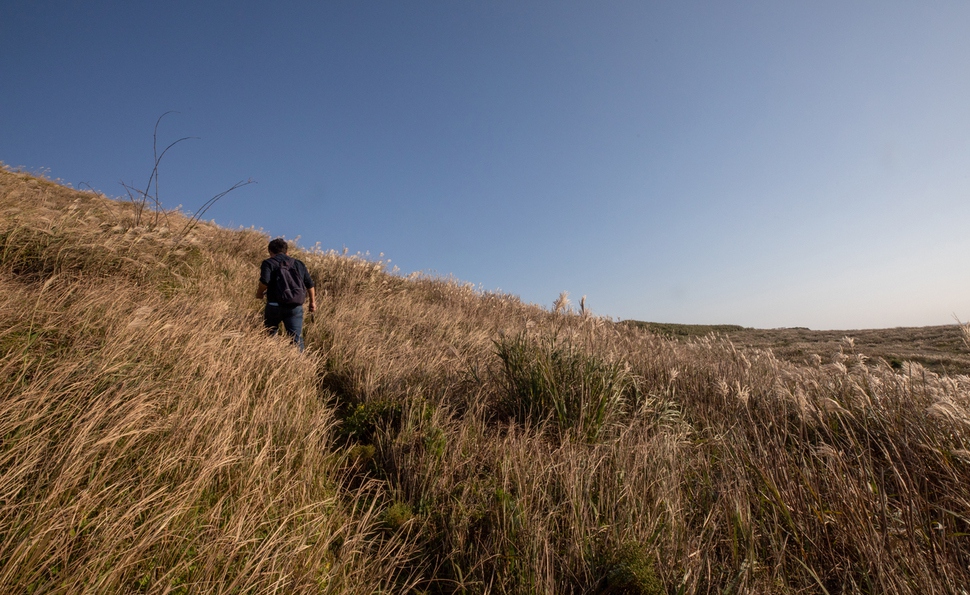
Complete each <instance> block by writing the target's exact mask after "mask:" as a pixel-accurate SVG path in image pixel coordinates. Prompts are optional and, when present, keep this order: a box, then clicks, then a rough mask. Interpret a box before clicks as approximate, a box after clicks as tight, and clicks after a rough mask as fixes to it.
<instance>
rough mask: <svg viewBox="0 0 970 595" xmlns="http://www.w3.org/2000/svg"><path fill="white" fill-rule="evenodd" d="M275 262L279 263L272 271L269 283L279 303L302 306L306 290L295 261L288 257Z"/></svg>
mask: <svg viewBox="0 0 970 595" xmlns="http://www.w3.org/2000/svg"><path fill="white" fill-rule="evenodd" d="M275 260H276V262H277V263H279V267H278V268H277V269H276V270H275V271H273V273H274V274H273V275H272V276H271V277H270V283H271V284H272V289H273V293H274V294H275V295H276V296H277V299H279V303H280V304H286V305H296V304H302V303H303V302H304V301H305V300H306V288H305V287H304V286H303V275H302V274H301V273H300V269H299V267H297V265H296V260H295V259H293V258H290V257H289V256H283V257H282V258H277V259H275Z"/></svg>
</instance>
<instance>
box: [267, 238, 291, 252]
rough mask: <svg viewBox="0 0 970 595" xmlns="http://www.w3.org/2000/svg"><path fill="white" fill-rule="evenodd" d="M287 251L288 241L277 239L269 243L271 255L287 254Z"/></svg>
mask: <svg viewBox="0 0 970 595" xmlns="http://www.w3.org/2000/svg"><path fill="white" fill-rule="evenodd" d="M286 249H287V245H286V240H284V239H283V238H276V239H275V240H273V241H272V242H270V243H269V252H270V254H286Z"/></svg>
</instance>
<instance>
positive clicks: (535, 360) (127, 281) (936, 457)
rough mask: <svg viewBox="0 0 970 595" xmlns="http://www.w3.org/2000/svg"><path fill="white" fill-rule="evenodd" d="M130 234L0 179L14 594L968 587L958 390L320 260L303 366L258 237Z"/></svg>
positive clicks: (842, 361) (148, 223) (113, 219)
mask: <svg viewBox="0 0 970 595" xmlns="http://www.w3.org/2000/svg"><path fill="white" fill-rule="evenodd" d="M135 222H136V213H135V212H134V210H133V206H132V205H130V204H126V203H121V202H116V201H112V200H108V199H106V198H104V197H101V196H97V195H95V194H93V193H85V192H78V191H75V190H71V189H68V188H64V187H62V186H59V185H57V184H55V183H53V182H51V181H48V180H44V179H38V178H35V177H32V176H29V175H27V174H23V173H15V172H9V171H0V247H2V252H0V275H2V280H3V283H2V286H0V374H2V376H3V382H2V384H0V391H2V396H0V435H2V436H3V442H2V446H0V592H2V593H34V594H37V593H248V594H249V593H251V594H256V593H362V594H363V593H377V592H384V593H392V592H393V593H398V592H400V593H523V594H525V593H602V594H606V593H611V594H621V593H632V594H646V593H678V594H681V593H691V594H694V593H779V594H782V593H784V594H794V593H830V594H835V593H961V592H964V591H963V590H964V589H967V588H968V586H970V566H968V565H970V448H968V444H970V413H968V411H970V409H968V408H970V394H968V388H970V378H968V377H966V376H958V375H950V376H946V375H938V374H937V373H935V372H933V371H932V370H928V369H927V368H925V367H923V366H922V365H921V364H920V363H918V362H914V361H903V360H902V359H900V360H899V361H898V362H893V361H890V360H888V359H883V358H881V357H867V356H866V354H865V353H864V351H863V349H862V348H861V347H860V345H861V343H862V341H858V340H857V341H856V343H855V344H854V345H850V344H849V343H848V342H845V343H843V344H842V345H841V346H840V347H839V348H838V349H837V350H832V349H826V353H825V357H819V358H810V357H809V358H804V361H802V360H798V359H797V358H794V357H791V358H788V359H784V358H782V357H779V356H778V355H777V354H775V353H773V352H772V351H770V350H767V349H764V348H763V347H765V345H755V344H752V345H751V346H744V345H743V344H740V343H738V344H735V343H733V342H732V340H733V339H732V340H727V339H725V338H718V337H717V336H714V335H710V334H707V333H705V334H703V335H701V336H698V337H690V338H688V339H686V340H685V339H678V338H676V337H672V336H670V337H668V336H664V333H663V332H660V331H659V330H657V329H654V330H655V332H651V331H650V330H648V329H645V328H640V327H639V326H638V325H635V324H614V323H612V322H610V321H609V320H606V319H601V318H598V317H595V316H591V315H589V314H588V313H583V314H579V313H576V312H574V311H570V310H568V309H561V310H559V311H549V310H545V309H542V308H539V307H536V306H532V305H528V304H523V303H521V301H520V300H518V299H517V298H515V297H513V296H508V295H502V294H491V293H482V292H478V291H475V290H474V289H473V288H472V287H470V286H467V285H464V284H461V283H458V282H455V281H452V280H441V279H431V278H426V277H422V276H412V277H408V278H402V277H400V276H398V275H394V274H390V273H389V272H387V271H386V270H384V267H383V265H382V264H381V263H380V262H372V261H368V260H366V259H363V258H360V257H354V256H347V255H340V254H336V253H332V252H319V251H303V252H302V253H300V254H299V256H300V258H301V259H303V260H304V261H305V262H306V263H307V265H308V267H309V268H310V271H311V273H312V275H313V276H314V278H315V279H316V280H317V283H318V288H319V291H320V293H321V294H322V296H321V297H322V299H321V308H320V310H319V311H318V312H317V314H316V315H315V316H314V317H313V319H312V320H308V322H307V329H306V339H307V345H308V348H307V351H306V352H305V353H304V354H302V355H300V354H298V353H297V352H296V351H295V350H294V348H293V347H292V346H291V345H289V344H287V343H286V342H285V341H279V340H276V339H273V338H269V337H266V336H264V335H263V333H262V332H261V330H260V328H259V320H260V318H259V316H260V314H259V312H260V310H259V307H260V306H259V303H258V302H257V301H256V300H255V299H253V298H252V297H251V296H252V292H253V290H254V283H255V278H256V271H257V270H258V269H257V267H258V264H259V262H260V260H261V259H262V258H263V257H264V256H263V255H264V252H265V246H266V242H267V241H268V238H267V237H266V236H264V235H263V234H261V233H258V232H256V231H253V230H227V229H222V228H219V227H216V226H214V225H210V224H206V223H199V224H198V225H196V226H194V227H193V226H192V225H189V222H188V221H187V220H186V218H185V217H184V216H183V215H180V214H178V213H174V212H173V213H164V214H160V216H159V218H158V220H157V223H156V220H155V218H154V217H144V216H143V217H141V218H140V219H138V223H139V225H135ZM954 357H956V356H954ZM960 357H962V356H960ZM906 359H909V360H913V359H916V358H906ZM948 369H949V368H948Z"/></svg>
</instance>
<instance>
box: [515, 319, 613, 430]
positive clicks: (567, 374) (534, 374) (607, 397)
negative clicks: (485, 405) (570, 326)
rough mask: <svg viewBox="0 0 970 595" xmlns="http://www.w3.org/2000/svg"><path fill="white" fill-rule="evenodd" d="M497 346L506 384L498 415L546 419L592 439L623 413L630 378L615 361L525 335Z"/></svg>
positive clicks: (562, 428)
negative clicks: (505, 391)
mask: <svg viewBox="0 0 970 595" xmlns="http://www.w3.org/2000/svg"><path fill="white" fill-rule="evenodd" d="M496 347H497V350H498V356H499V358H500V359H501V360H502V363H503V372H504V380H505V383H506V386H507V393H506V394H505V395H504V398H503V399H502V400H501V401H500V403H499V409H500V412H501V413H502V414H504V415H507V416H510V417H512V418H514V419H516V420H518V421H520V422H522V423H527V422H532V423H545V422H551V423H552V424H553V425H554V426H555V427H556V428H558V429H559V430H560V431H561V432H572V433H574V434H576V435H578V436H580V437H582V438H584V439H586V440H589V441H591V442H592V441H595V440H596V439H597V438H598V437H599V436H600V435H601V434H602V432H603V431H604V430H605V429H606V428H608V427H609V426H610V425H611V424H613V423H614V422H615V421H616V420H617V418H618V416H619V415H620V414H621V413H622V410H623V405H624V402H625V395H626V393H627V392H628V391H629V390H630V389H631V388H632V381H631V378H630V375H629V373H628V372H627V371H626V368H625V367H624V366H623V365H622V364H621V363H620V362H618V361H608V360H606V359H604V358H602V357H600V356H598V355H596V354H592V353H587V352H585V351H583V350H581V349H579V348H577V347H575V346H573V345H571V344H569V343H565V342H560V341H557V340H556V339H555V338H548V339H531V338H529V337H527V336H526V335H524V334H520V335H518V336H516V337H513V338H508V339H505V340H502V341H499V342H497V343H496Z"/></svg>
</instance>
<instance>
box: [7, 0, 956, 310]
mask: <svg viewBox="0 0 970 595" xmlns="http://www.w3.org/2000/svg"><path fill="white" fill-rule="evenodd" d="M168 110H175V111H177V112H179V113H177V114H172V115H170V116H168V117H167V118H166V119H164V120H163V121H162V124H161V127H160V141H161V142H163V143H164V142H171V141H173V140H176V139H177V138H180V137H183V136H197V137H201V139H200V140H192V141H186V142H184V143H182V144H180V145H178V146H177V147H175V148H174V149H173V150H172V151H171V152H170V153H169V154H168V155H167V156H166V158H165V161H163V163H162V169H161V185H160V194H161V198H162V200H163V202H164V204H165V205H166V206H168V207H176V206H178V205H183V208H185V209H187V210H194V209H195V208H197V207H198V206H199V205H201V204H202V203H203V202H205V201H206V200H207V199H208V198H210V197H211V196H212V195H214V194H216V193H217V192H220V191H221V190H224V189H226V188H228V187H229V186H231V185H232V184H233V183H235V182H237V181H239V180H243V179H246V178H254V179H255V180H256V181H257V184H256V185H252V186H248V187H245V188H243V189H240V190H237V191H236V192H235V193H233V194H230V195H229V196H227V197H226V198H225V199H223V201H222V202H220V203H218V204H217V205H216V206H215V207H213V208H212V209H211V210H210V211H209V213H208V215H207V218H214V219H215V220H216V222H217V223H220V224H222V225H225V226H232V227H236V226H240V225H242V226H246V227H248V226H250V225H253V226H256V227H261V228H263V229H264V230H265V231H267V232H268V233H270V234H273V235H283V236H286V237H287V238H294V237H296V236H299V237H300V243H301V244H302V245H304V246H310V245H313V244H314V243H316V242H320V243H321V245H322V246H323V247H325V248H335V249H341V248H343V247H347V248H349V250H350V251H351V252H357V251H360V252H364V251H369V252H370V253H371V254H372V255H375V256H376V255H377V254H379V253H384V255H385V257H386V258H390V259H391V260H392V265H397V266H399V267H400V268H401V269H402V271H403V272H405V273H407V272H411V271H418V270H420V271H427V272H432V273H436V274H440V275H447V274H453V275H454V276H456V277H457V278H459V279H462V280H465V281H469V282H473V283H475V284H476V285H481V286H482V287H483V288H485V289H499V290H502V291H505V292H508V293H513V294H516V295H519V296H521V297H522V298H523V299H524V300H526V301H529V302H536V303H540V304H543V305H546V306H548V305H550V304H551V303H552V301H553V300H554V299H555V297H556V296H557V295H558V294H559V292H560V291H563V290H566V291H569V292H570V294H571V296H572V297H573V299H574V300H575V301H578V299H579V297H580V296H582V295H584V294H585V295H587V296H588V298H587V299H588V305H589V307H590V308H591V309H592V310H593V311H594V312H596V313H598V314H601V315H606V316H611V317H614V318H635V319H640V320H651V321H662V322H681V323H733V324H742V325H746V326H756V327H765V328H771V327H781V326H808V327H811V328H817V329H829V328H839V329H854V328H871V327H892V326H922V325H932V324H947V323H951V322H953V315H954V314H956V315H957V316H959V317H961V318H962V319H964V320H967V319H970V266H968V263H967V257H968V256H970V233H967V222H968V221H970V3H968V2H965V1H963V0H960V1H953V2H942V1H940V2H936V1H933V2H910V1H907V2H896V1H879V2H875V1H874V2H841V1H812V2H776V1H764V2H750V1H737V2H730V1H729V2H673V1H664V2H649V1H637V2H611V1H606V2H589V1H582V2H571V1H562V0H555V1H528V0H527V1H523V2H519V1H515V2H513V1H501V2H476V1H462V2H453V1H450V0H449V1H446V0H441V1H437V2H423V1H407V2H400V1H385V2H357V1H353V2H351V1H346V2H299V3H297V2H277V3H270V2H249V1H234V2H151V3H149V2H120V1H119V2H98V1H93V2H80V1H74V2H66V1H50V2H27V1H23V0H2V2H0V160H2V161H3V162H5V163H6V164H7V165H9V166H23V167H25V168H26V169H28V170H30V171H38V170H40V169H47V170H49V174H48V175H50V176H51V177H53V178H60V179H61V180H63V181H65V182H68V183H70V184H72V185H74V186H75V187H78V186H80V185H82V184H83V185H90V186H92V187H94V188H96V189H98V190H100V191H103V192H105V193H107V194H108V195H111V196H120V195H122V194H123V189H122V187H121V185H120V184H119V182H120V181H125V182H129V183H133V184H135V185H136V186H144V184H145V183H146V182H147V180H148V175H149V173H150V170H151V165H152V147H151V144H152V128H153V126H154V124H155V120H156V119H157V118H158V116H159V115H161V114H162V113H163V112H166V111H168ZM255 267H256V263H254V276H255ZM254 278H255V277H254Z"/></svg>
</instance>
